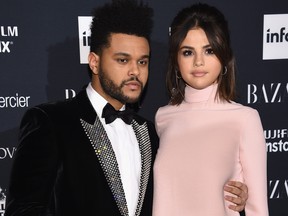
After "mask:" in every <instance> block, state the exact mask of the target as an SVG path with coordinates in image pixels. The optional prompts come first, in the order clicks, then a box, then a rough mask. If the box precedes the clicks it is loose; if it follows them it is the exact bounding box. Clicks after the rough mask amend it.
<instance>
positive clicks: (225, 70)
mask: <svg viewBox="0 0 288 216" xmlns="http://www.w3.org/2000/svg"><path fill="white" fill-rule="evenodd" d="M227 70H228V69H227V67H226V66H225V67H224V72H223V73H222V74H221V75H222V76H224V75H225V74H226V73H227Z"/></svg>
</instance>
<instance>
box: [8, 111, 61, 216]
mask: <svg viewBox="0 0 288 216" xmlns="http://www.w3.org/2000/svg"><path fill="white" fill-rule="evenodd" d="M51 128H52V127H51V125H50V121H49V118H48V117H47V115H46V114H45V113H44V111H42V110H40V109H39V108H33V109H31V110H29V111H28V112H27V113H26V114H25V115H24V117H23V120H22V122H21V125H20V134H19V144H18V147H17V152H16V156H15V160H14V163H13V168H12V173H11V179H10V187H9V192H8V197H7V208H6V213H5V215H6V216H12V215H13V216H16V215H19V216H20V215H21V216H24V215H29V216H34V215H35V216H36V215H51V214H50V213H49V212H47V206H48V204H49V200H50V197H51V195H52V191H53V186H54V182H55V178H56V175H57V167H58V163H59V161H58V156H59V151H58V149H57V146H56V143H55V133H54V131H53V129H51Z"/></svg>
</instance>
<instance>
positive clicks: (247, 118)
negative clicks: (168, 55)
mask: <svg viewBox="0 0 288 216" xmlns="http://www.w3.org/2000/svg"><path fill="white" fill-rule="evenodd" d="M216 90H217V85H213V86H210V87H208V88H206V89H204V90H196V89H193V88H191V87H186V89H185V97H186V98H185V101H184V102H183V103H182V104H181V105H179V106H171V105H167V106H164V107H162V108H160V109H159V110H158V112H157V114H156V119H155V120H156V129H157V132H158V135H159V137H160V147H159V150H158V153H157V158H156V161H155V165H154V178H155V179H154V185H155V186H154V187H155V188H154V205H153V216H236V215H237V216H239V213H237V212H234V211H232V210H230V209H228V207H227V206H228V204H229V203H228V202H227V201H225V200H224V195H225V193H224V191H223V187H224V185H225V183H226V182H227V181H228V180H239V181H242V182H243V181H244V182H245V183H246V184H247V185H248V188H249V199H248V201H247V205H246V208H245V211H246V216H267V215H268V207H267V176H266V175H267V174H266V144H265V139H264V135H263V129H262V125H261V121H260V118H259V115H258V112H257V111H256V110H254V109H252V108H250V107H246V106H243V105H241V104H237V103H234V102H232V103H228V102H219V100H216V101H215V95H216Z"/></svg>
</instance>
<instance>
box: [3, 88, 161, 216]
mask: <svg viewBox="0 0 288 216" xmlns="http://www.w3.org/2000/svg"><path fill="white" fill-rule="evenodd" d="M132 127H133V129H134V131H135V134H136V138H137V140H138V144H139V148H140V154H141V163H142V164H141V179H140V194H139V199H138V206H137V211H136V213H135V215H141V216H150V215H151V214H152V213H151V212H152V201H153V200H152V199H153V174H152V170H153V162H154V159H155V155H156V151H157V148H158V137H157V134H156V132H155V128H154V125H153V123H152V122H149V121H146V120H145V119H143V118H142V117H140V116H138V115H135V117H134V119H133V121H132ZM5 215H6V216H11V215H17V216H18V215H19V216H20V215H21V216H24V215H29V216H35V215H45V216H48V215H53V216H54V215H55V216H60V215H61V216H74V215H75V216H76V215H77V216H118V215H119V216H120V215H128V210H127V204H126V200H125V195H124V191H123V187H122V182H121V178H120V174H119V169H118V165H117V162H116V157H115V154H114V152H113V149H112V146H111V143H110V141H109V139H108V136H107V134H106V132H105V130H104V127H103V125H102V124H101V122H100V120H99V118H98V117H97V114H96V112H95V111H94V109H93V107H92V105H91V104H90V101H89V99H88V97H87V94H86V91H85V90H84V91H82V92H80V93H79V94H78V95H77V96H76V97H75V98H73V99H70V100H67V101H64V102H57V103H50V104H44V105H39V106H36V107H34V108H31V109H29V110H28V111H27V112H26V114H25V115H24V117H23V119H22V122H21V126H20V136H19V145H18V148H17V152H16V156H15V159H14V163H13V168H12V173H11V179H10V187H9V191H8V196H7V202H6V214H5Z"/></svg>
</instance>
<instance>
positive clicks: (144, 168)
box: [80, 116, 152, 216]
mask: <svg viewBox="0 0 288 216" xmlns="http://www.w3.org/2000/svg"><path fill="white" fill-rule="evenodd" d="M80 121H81V124H82V127H83V129H84V131H85V132H86V134H87V136H88V138H89V140H90V142H91V144H92V146H93V148H94V150H95V154H96V156H97V158H98V160H99V163H100V164H101V167H102V169H103V172H104V174H105V177H106V179H107V182H108V185H109V187H110V189H111V191H112V194H113V195H114V199H115V202H116V204H117V206H118V208H119V211H120V213H121V215H123V216H129V214H128V207H127V202H126V199H125V193H124V189H123V185H122V181H121V177H120V172H119V167H118V163H117V160H116V156H115V153H114V151H113V148H112V145H111V143H110V140H109V138H108V136H107V133H106V131H105V129H104V127H103V125H102V123H101V121H100V120H99V118H98V116H97V117H96V120H95V122H94V124H93V125H91V124H89V123H87V122H86V121H84V120H82V119H80ZM132 127H133V129H134V132H135V134H136V138H137V140H138V143H139V148H140V154H141V177H140V189H139V198H138V204H137V208H136V213H135V216H139V215H140V213H141V208H142V205H143V202H144V197H145V193H146V188H147V184H148V179H149V173H150V170H151V163H152V150H151V143H150V138H149V133H148V128H147V123H146V122H145V123H144V124H142V125H140V124H139V123H138V122H137V121H135V120H133V121H132Z"/></svg>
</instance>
